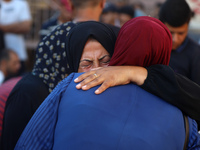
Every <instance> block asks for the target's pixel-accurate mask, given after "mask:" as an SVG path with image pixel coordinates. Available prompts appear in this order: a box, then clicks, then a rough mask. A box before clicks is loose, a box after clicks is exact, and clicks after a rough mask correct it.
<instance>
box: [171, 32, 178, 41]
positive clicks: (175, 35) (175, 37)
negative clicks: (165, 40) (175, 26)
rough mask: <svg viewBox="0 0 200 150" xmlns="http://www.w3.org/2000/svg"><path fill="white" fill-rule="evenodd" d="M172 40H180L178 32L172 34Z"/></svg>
mask: <svg viewBox="0 0 200 150" xmlns="http://www.w3.org/2000/svg"><path fill="white" fill-rule="evenodd" d="M172 41H173V42H176V41H178V35H177V34H176V33H174V34H172Z"/></svg>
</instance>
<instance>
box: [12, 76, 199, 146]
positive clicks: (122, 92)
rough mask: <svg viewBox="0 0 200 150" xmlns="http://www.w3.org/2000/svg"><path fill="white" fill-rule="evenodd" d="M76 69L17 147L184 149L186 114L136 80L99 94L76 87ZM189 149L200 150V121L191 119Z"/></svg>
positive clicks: (31, 123) (58, 87)
mask: <svg viewBox="0 0 200 150" xmlns="http://www.w3.org/2000/svg"><path fill="white" fill-rule="evenodd" d="M79 75H80V73H72V74H71V75H70V76H68V77H67V78H66V79H64V80H63V81H61V82H60V83H59V85H58V86H56V88H55V89H54V90H53V91H52V92H51V94H50V95H49V96H48V97H47V98H46V100H45V101H44V102H43V103H42V104H41V106H40V107H39V108H38V110H37V111H36V113H35V114H34V115H33V117H32V119H31V120H30V122H29V123H28V125H27V126H26V128H25V130H24V132H23V133H22V135H21V137H20V139H19V141H18V143H17V145H16V147H15V149H16V150H18V149H20V150H23V149H24V150H31V149H37V150H43V149H55V150H62V149H70V150H114V149H119V150H130V149H137V150H161V149H162V150H169V149H170V150H181V149H183V145H184V141H185V127H184V119H183V115H182V112H181V111H180V110H179V109H178V108H176V107H175V106H172V105H171V104H168V103H167V102H165V101H163V100H162V99H160V98H158V97H156V96H154V95H152V94H150V93H148V92H146V91H144V90H143V89H141V88H140V87H138V86H136V85H134V84H128V85H123V86H117V87H113V88H109V89H107V90H106V91H105V92H104V93H102V94H100V95H95V94H94V91H95V89H96V88H97V87H95V88H92V89H90V90H88V91H82V90H77V89H76V88H75V85H76V84H75V83H74V79H75V78H76V77H78V76H79ZM189 127H190V132H189V133H190V134H189V143H188V149H200V135H199V134H198V132H197V124H196V122H195V121H194V120H192V119H190V118H189Z"/></svg>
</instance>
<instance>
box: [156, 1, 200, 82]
mask: <svg viewBox="0 0 200 150" xmlns="http://www.w3.org/2000/svg"><path fill="white" fill-rule="evenodd" d="M191 17H192V11H191V10H190V7H189V5H188V4H187V2H186V1H185V0H167V1H166V2H165V3H163V5H162V7H161V9H160V12H159V19H160V20H161V21H162V22H163V23H164V24H165V25H166V26H167V27H168V29H169V30H170V32H171V34H172V40H173V46H172V53H171V59H170V64H169V65H170V66H171V67H172V68H173V69H174V71H175V72H177V73H180V74H182V75H184V76H186V77H188V78H189V79H191V80H192V81H194V82H196V83H197V84H199V85H200V69H199V68H200V46H199V45H198V44H197V43H195V42H194V41H193V40H192V39H191V38H189V37H188V28H189V23H190V19H191Z"/></svg>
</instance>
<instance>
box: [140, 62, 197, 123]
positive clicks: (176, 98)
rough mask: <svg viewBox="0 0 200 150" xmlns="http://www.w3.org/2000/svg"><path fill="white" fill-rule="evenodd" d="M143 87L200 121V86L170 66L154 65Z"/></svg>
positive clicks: (149, 70) (149, 69) (150, 68)
mask: <svg viewBox="0 0 200 150" xmlns="http://www.w3.org/2000/svg"><path fill="white" fill-rule="evenodd" d="M147 70H148V76H147V79H146V80H145V82H144V84H143V85H141V87H142V88H143V89H144V90H146V91H148V92H150V93H152V94H155V95H157V96H159V97H161V98H163V99H164V100H165V101H167V102H169V103H171V104H173V105H175V106H177V107H178V108H179V109H181V110H182V111H183V112H184V113H186V114H187V115H189V116H190V117H191V118H193V119H195V120H198V121H200V109H199V108H200V86H199V85H197V84H196V83H194V82H192V81H191V80H189V79H188V78H186V77H184V76H182V75H180V74H176V73H175V72H174V71H173V70H172V69H171V68H170V67H169V66H165V65H154V66H151V67H149V68H147Z"/></svg>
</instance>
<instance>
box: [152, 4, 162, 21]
mask: <svg viewBox="0 0 200 150" xmlns="http://www.w3.org/2000/svg"><path fill="white" fill-rule="evenodd" d="M161 6H162V2H156V3H155V5H154V9H153V10H152V12H151V16H152V17H154V18H157V19H159V16H158V14H159V12H160V8H161Z"/></svg>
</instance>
